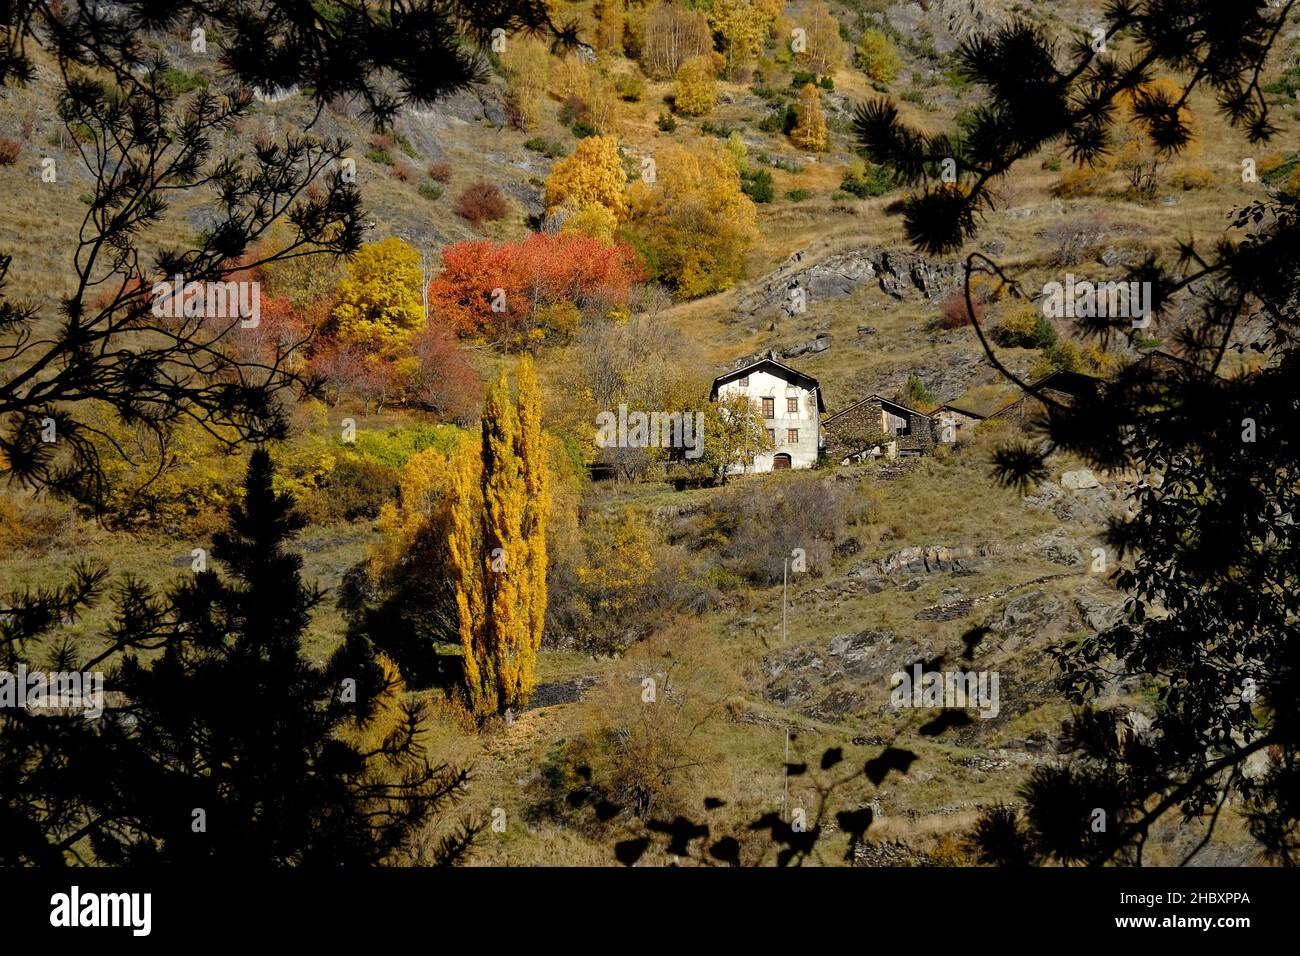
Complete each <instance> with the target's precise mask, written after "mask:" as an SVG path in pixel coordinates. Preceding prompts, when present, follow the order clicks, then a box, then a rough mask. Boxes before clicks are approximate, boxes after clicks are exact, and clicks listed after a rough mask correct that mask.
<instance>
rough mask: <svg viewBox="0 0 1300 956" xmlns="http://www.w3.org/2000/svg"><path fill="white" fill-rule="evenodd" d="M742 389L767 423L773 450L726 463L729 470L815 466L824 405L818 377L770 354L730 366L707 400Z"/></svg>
mask: <svg viewBox="0 0 1300 956" xmlns="http://www.w3.org/2000/svg"><path fill="white" fill-rule="evenodd" d="M732 395H744V396H745V397H747V398H748V399H749V400H750V401H751V402H752V403H753V404H754V405H755V407H757V408H758V409H759V410H760V411H761V413H762V417H763V420H764V422H765V424H766V427H767V434H768V438H770V439H771V440H772V446H773V447H772V450H771V451H767V452H762V453H760V454H758V455H755V456H754V459H753V461H750V462H745V463H742V464H736V465H733V466H731V467H730V468H728V473H729V474H750V473H754V472H767V471H774V470H780V469H782V468H811V467H812V466H813V465H815V464H817V457H818V456H819V455H820V454H821V444H822V442H821V436H822V432H821V416H822V413H823V412H824V411H826V405H825V403H824V402H823V401H822V391H821V386H819V385H818V384H817V379H815V378H813V377H812V376H811V375H805V374H804V373H803V372H800V371H798V370H796V369H793V368H790V366H788V365H783V364H781V363H780V362H778V361H776V360H775V359H772V358H765V359H759V360H758V361H755V362H750V363H748V364H746V365H742V366H741V367H740V368H735V369H732V370H731V371H730V372H727V373H726V374H724V375H719V376H718V377H717V378H715V379H714V380H713V388H712V389H711V390H710V391H709V400H710V401H716V400H718V399H719V398H727V397H730V396H732Z"/></svg>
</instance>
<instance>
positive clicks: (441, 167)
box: [428, 140, 531, 183]
mask: <svg viewBox="0 0 1300 956" xmlns="http://www.w3.org/2000/svg"><path fill="white" fill-rule="evenodd" d="M530 142H531V140H530ZM524 145H525V146H527V145H528V143H524ZM428 173H429V178H430V179H432V180H433V181H434V182H438V183H445V182H447V181H448V180H449V179H451V164H450V163H430V164H429V169H428Z"/></svg>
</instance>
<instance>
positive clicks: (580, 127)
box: [569, 119, 600, 139]
mask: <svg viewBox="0 0 1300 956" xmlns="http://www.w3.org/2000/svg"><path fill="white" fill-rule="evenodd" d="M569 131H570V132H571V133H573V138H574V139H586V138H587V137H588V136H599V135H600V130H599V129H598V128H597V127H596V124H595V123H592V122H591V121H589V120H585V119H580V120H575V121H574V124H573V126H572V127H571V128H570V130H569Z"/></svg>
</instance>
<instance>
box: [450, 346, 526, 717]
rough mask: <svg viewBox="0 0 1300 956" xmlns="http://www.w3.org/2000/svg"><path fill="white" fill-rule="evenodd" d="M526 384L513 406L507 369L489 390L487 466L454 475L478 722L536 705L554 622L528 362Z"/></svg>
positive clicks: (455, 569) (466, 638) (465, 464)
mask: <svg viewBox="0 0 1300 956" xmlns="http://www.w3.org/2000/svg"><path fill="white" fill-rule="evenodd" d="M518 385H519V395H518V399H517V400H516V402H514V403H512V402H511V400H510V385H509V383H508V382H507V380H506V377H505V373H504V372H503V373H502V374H501V377H500V378H499V379H498V380H497V383H496V385H494V386H493V387H492V388H491V389H490V390H489V391H488V395H487V401H486V403H485V405H484V408H483V439H482V449H481V460H482V468H481V470H480V469H479V468H477V467H476V463H475V462H474V461H473V460H472V459H471V458H469V457H468V456H465V457H463V458H462V460H461V462H460V467H459V468H457V470H456V472H455V474H454V475H453V479H452V506H451V531H450V534H449V536H448V543H449V551H450V555H451V564H452V573H453V576H454V578H455V584H456V609H457V614H458V618H459V630H460V644H461V657H462V659H463V661H464V677H465V693H466V697H467V704H468V705H469V707H470V709H471V710H472V711H473V712H474V713H476V714H478V715H479V716H487V715H489V714H493V713H501V712H503V711H504V710H505V709H506V708H508V707H519V706H521V705H522V704H524V703H526V702H527V700H528V696H529V694H530V693H531V692H532V689H533V686H534V683H535V679H536V678H535V670H536V664H537V651H538V648H539V647H540V646H541V641H542V628H543V625H544V623H545V619H546V562H547V556H546V521H547V518H548V516H549V513H550V497H549V490H548V488H547V477H546V465H545V460H544V455H545V450H544V446H543V442H542V429H541V395H540V392H539V390H538V387H537V379H536V376H535V375H534V373H533V368H532V364H531V362H530V361H529V360H528V359H527V358H525V359H524V360H523V361H521V362H520V366H519V372H518ZM476 477H477V479H478V480H477V482H476V481H475V478H476Z"/></svg>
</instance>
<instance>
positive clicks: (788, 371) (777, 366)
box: [709, 358, 826, 412]
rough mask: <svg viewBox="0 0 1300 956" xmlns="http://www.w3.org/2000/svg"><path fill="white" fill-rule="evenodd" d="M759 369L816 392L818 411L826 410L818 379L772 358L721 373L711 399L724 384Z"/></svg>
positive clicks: (710, 393) (710, 395)
mask: <svg viewBox="0 0 1300 956" xmlns="http://www.w3.org/2000/svg"><path fill="white" fill-rule="evenodd" d="M759 369H762V370H764V371H768V372H771V373H772V374H773V375H775V376H776V377H777V378H783V379H785V380H786V381H787V382H790V383H791V384H793V385H798V386H799V387H800V388H803V389H807V390H808V391H810V392H813V393H815V394H816V395H817V411H819V412H824V411H826V402H825V400H824V399H823V398H822V390H821V386H820V385H819V384H818V382H817V379H815V378H813V377H812V376H811V375H807V374H805V373H804V372H801V371H799V370H798V369H794V368H791V367H790V366H788V365H784V364H782V363H781V362H778V361H777V360H776V359H771V358H764V359H758V360H756V361H753V362H750V363H749V364H748V365H742V366H740V368H733V369H732V370H731V371H730V372H724V373H722V374H721V375H719V376H718V377H717V378H715V379H714V380H713V387H712V388H711V389H709V400H710V401H712V400H713V399H715V398H717V397H718V389H720V388H721V387H722V386H723V385H726V384H727V383H728V382H734V381H736V379H739V378H745V377H746V376H747V375H749V374H750V373H751V372H754V371H756V370H759Z"/></svg>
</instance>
